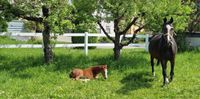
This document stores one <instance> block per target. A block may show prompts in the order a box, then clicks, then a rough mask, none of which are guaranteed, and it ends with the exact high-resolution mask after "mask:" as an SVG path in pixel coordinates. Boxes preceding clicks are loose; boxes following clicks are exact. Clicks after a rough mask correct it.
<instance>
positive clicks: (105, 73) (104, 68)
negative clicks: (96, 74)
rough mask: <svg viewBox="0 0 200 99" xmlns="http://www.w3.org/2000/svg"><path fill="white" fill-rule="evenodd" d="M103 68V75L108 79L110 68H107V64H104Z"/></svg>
mask: <svg viewBox="0 0 200 99" xmlns="http://www.w3.org/2000/svg"><path fill="white" fill-rule="evenodd" d="M101 70H102V72H101V73H102V75H103V77H104V78H105V79H107V78H108V70H107V65H102V66H101Z"/></svg>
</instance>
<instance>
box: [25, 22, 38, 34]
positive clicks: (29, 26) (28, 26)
mask: <svg viewBox="0 0 200 99" xmlns="http://www.w3.org/2000/svg"><path fill="white" fill-rule="evenodd" d="M35 29H36V24H35V22H33V21H24V31H25V32H35Z"/></svg>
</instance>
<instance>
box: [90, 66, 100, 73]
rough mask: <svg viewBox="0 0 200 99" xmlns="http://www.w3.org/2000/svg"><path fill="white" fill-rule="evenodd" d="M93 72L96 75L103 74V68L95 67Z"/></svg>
mask: <svg viewBox="0 0 200 99" xmlns="http://www.w3.org/2000/svg"><path fill="white" fill-rule="evenodd" d="M92 72H93V73H94V74H98V73H100V72H101V68H100V67H93V68H92Z"/></svg>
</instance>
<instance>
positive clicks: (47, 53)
mask: <svg viewBox="0 0 200 99" xmlns="http://www.w3.org/2000/svg"><path fill="white" fill-rule="evenodd" d="M42 12H43V16H44V18H45V19H44V20H43V25H44V30H43V32H42V36H43V46H44V48H43V50H44V59H45V63H50V62H52V61H53V51H52V47H51V44H50V30H51V28H50V26H49V22H48V20H47V18H48V16H49V9H48V8H47V7H45V6H43V7H42Z"/></svg>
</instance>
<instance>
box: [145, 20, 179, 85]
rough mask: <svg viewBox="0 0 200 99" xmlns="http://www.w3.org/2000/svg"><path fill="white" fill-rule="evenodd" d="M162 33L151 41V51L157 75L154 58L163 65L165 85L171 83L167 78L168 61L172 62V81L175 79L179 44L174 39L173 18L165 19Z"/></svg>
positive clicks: (152, 63) (152, 64) (152, 62)
mask: <svg viewBox="0 0 200 99" xmlns="http://www.w3.org/2000/svg"><path fill="white" fill-rule="evenodd" d="M163 21H164V23H163V27H162V33H161V34H157V35H154V36H153V37H152V38H151V40H150V43H149V53H150V58H151V66H152V73H153V76H155V72H154V58H155V59H157V60H158V61H160V62H161V65H162V74H163V85H165V84H167V83H169V80H168V78H167V72H166V69H167V62H168V61H170V63H171V71H170V81H172V80H173V76H174V64H175V55H176V53H177V45H176V42H175V40H174V37H173V36H174V30H173V26H172V23H173V18H171V19H170V21H168V22H167V19H166V18H164V19H163Z"/></svg>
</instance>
